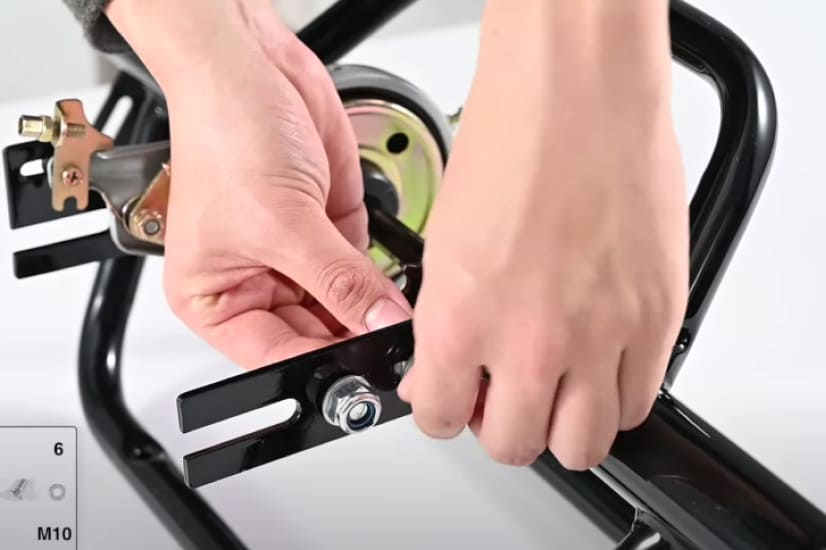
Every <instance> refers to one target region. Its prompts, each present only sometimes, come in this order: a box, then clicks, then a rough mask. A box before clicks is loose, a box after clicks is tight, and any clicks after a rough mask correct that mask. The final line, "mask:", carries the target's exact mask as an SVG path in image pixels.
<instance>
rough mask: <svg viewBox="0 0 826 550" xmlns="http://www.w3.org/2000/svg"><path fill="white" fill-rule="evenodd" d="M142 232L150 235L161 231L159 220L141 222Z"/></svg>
mask: <svg viewBox="0 0 826 550" xmlns="http://www.w3.org/2000/svg"><path fill="white" fill-rule="evenodd" d="M141 227H142V229H143V232H144V233H146V234H147V235H149V236H150V237H151V236H153V235H157V234H158V233H160V231H161V222H160V221H158V220H146V221H145V222H143V225H142V226H141Z"/></svg>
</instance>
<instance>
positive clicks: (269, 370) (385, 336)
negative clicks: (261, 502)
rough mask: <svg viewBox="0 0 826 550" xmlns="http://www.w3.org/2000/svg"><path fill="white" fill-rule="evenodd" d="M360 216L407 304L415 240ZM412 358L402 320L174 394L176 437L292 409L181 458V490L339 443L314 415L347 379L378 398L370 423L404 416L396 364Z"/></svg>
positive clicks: (407, 325)
mask: <svg viewBox="0 0 826 550" xmlns="http://www.w3.org/2000/svg"><path fill="white" fill-rule="evenodd" d="M368 212H369V216H370V234H371V235H372V237H373V239H374V241H375V242H376V243H377V244H379V245H380V246H382V247H383V248H384V249H385V250H387V251H388V252H389V253H390V254H392V255H393V256H395V257H396V258H397V259H398V260H399V262H400V263H401V265H402V273H403V274H404V281H405V282H404V286H403V288H402V291H403V293H404V294H405V297H406V298H407V299H408V301H409V302H410V303H411V304H415V302H416V297H417V296H418V292H419V287H420V284H421V256H422V250H423V243H422V240H421V238H420V237H419V236H418V235H416V234H415V233H414V232H412V231H411V230H410V229H409V228H408V227H407V226H405V225H404V224H403V223H402V222H400V221H398V220H397V219H396V218H395V217H393V216H391V215H388V214H386V213H385V212H383V211H382V210H380V209H378V208H377V207H373V206H371V207H369V208H368ZM412 354H413V329H412V324H411V322H409V321H408V322H404V323H400V324H397V325H394V326H391V327H387V328H385V329H382V330H379V331H375V332H372V333H370V334H366V335H364V336H360V337H356V338H353V339H350V340H348V341H346V342H341V343H339V344H336V345H333V346H329V347H326V348H323V349H320V350H317V351H314V352H310V353H307V354H304V355H302V356H300V357H296V358H294V359H290V360H288V361H285V362H282V363H277V364H274V365H271V366H268V367H264V368H261V369H257V370H255V371H252V372H250V373H244V374H240V375H238V376H235V377H232V378H229V379H226V380H222V381H219V382H216V383H214V384H210V385H208V386H204V387H202V388H198V389H195V390H192V391H189V392H186V393H184V394H182V395H181V396H180V397H179V398H178V418H179V423H180V428H181V431H182V432H184V433H186V432H189V431H192V430H196V429H199V428H203V427H205V426H208V425H210V424H214V423H216V422H220V421H222V420H226V419H228V418H231V417H233V416H237V415H239V414H243V413H246V412H249V411H252V410H255V409H258V408H260V407H263V406H266V405H270V404H272V403H277V402H279V401H283V400H287V399H294V400H295V401H296V402H297V408H296V413H295V414H294V415H293V416H292V418H290V419H289V420H287V421H285V422H283V423H281V424H277V425H274V426H271V427H269V428H265V429H263V430H259V431H256V432H253V433H250V434H247V435H244V436H241V437H238V438H235V439H232V440H230V441H226V442H224V443H221V444H218V445H215V446H213V447H209V448H207V449H204V450H202V451H198V452H195V453H192V454H189V455H187V456H186V457H184V472H185V478H186V480H187V483H189V485H190V486H191V487H199V486H201V485H205V484H208V483H212V482H214V481H218V480H220V479H223V478H226V477H229V476H232V475H235V474H237V473H240V472H243V471H245V470H249V469H251V468H255V467H258V466H261V465H263V464H266V463H269V462H272V461H274V460H278V459H280V458H284V457H286V456H289V455H291V454H294V453H297V452H300V451H303V450H306V449H309V448H312V447H315V446H317V445H321V444H323V443H327V442H329V441H333V440H335V439H338V438H340V437H343V436H344V435H345V433H344V432H343V431H341V430H340V429H338V428H337V427H334V426H331V425H330V424H328V423H327V422H326V420H325V419H324V418H323V416H322V415H321V413H320V412H319V410H320V401H321V399H322V397H323V395H324V391H325V390H326V389H327V388H328V387H329V385H330V384H331V383H332V382H333V381H335V380H337V379H338V378H340V377H341V376H344V375H347V374H353V375H358V376H362V377H364V378H365V379H366V380H367V381H368V382H369V383H370V384H371V386H372V387H373V388H374V389H375V390H376V392H377V393H378V395H379V396H380V398H381V400H382V413H381V417H380V419H379V422H378V424H383V423H385V422H389V421H391V420H394V419H396V418H399V417H401V416H404V415H407V414H410V408H409V407H408V405H407V404H406V403H404V402H403V401H401V400H400V399H399V398H398V397H397V396H396V392H395V390H396V387H397V386H398V384H399V382H400V381H401V375H402V371H401V370H400V365H402V364H404V362H405V361H406V360H408V359H409V358H410V357H411V355H412Z"/></svg>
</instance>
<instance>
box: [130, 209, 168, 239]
mask: <svg viewBox="0 0 826 550" xmlns="http://www.w3.org/2000/svg"><path fill="white" fill-rule="evenodd" d="M135 225H136V226H138V227H139V228H140V231H141V233H143V235H144V236H145V237H155V236H157V235H159V234H160V233H161V231H163V216H161V215H160V213H158V212H156V211H154V210H147V209H144V210H140V211H139V212H138V215H137V216H136V217H135Z"/></svg>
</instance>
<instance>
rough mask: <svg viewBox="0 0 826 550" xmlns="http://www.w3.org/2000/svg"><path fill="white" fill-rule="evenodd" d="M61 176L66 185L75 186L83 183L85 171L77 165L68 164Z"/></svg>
mask: <svg viewBox="0 0 826 550" xmlns="http://www.w3.org/2000/svg"><path fill="white" fill-rule="evenodd" d="M61 178H62V180H63V185H65V186H66V187H75V186H78V185H80V184H81V183H83V171H82V170H81V169H80V168H78V167H77V166H72V165H68V166H66V168H64V169H63V172H62V173H61Z"/></svg>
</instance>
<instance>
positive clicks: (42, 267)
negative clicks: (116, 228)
mask: <svg viewBox="0 0 826 550" xmlns="http://www.w3.org/2000/svg"><path fill="white" fill-rule="evenodd" d="M122 99H129V100H130V107H129V111H128V112H127V113H126V116H125V117H124V120H123V123H122V124H121V127H120V128H119V129H118V132H117V135H116V136H115V145H123V144H127V143H142V142H147V141H153V140H157V139H162V138H163V135H164V134H165V133H167V132H168V129H167V123H166V116H165V112H164V110H163V108H162V102H161V100H160V99H159V98H158V96H157V95H156V94H154V93H152V92H150V90H148V89H147V88H146V87H145V86H144V85H143V84H141V83H140V82H139V81H138V80H137V79H135V78H134V77H132V76H130V75H128V74H126V73H120V75H119V76H118V79H117V80H116V81H115V83H114V84H113V86H112V89H111V91H110V93H109V95H108V96H107V98H106V101H105V102H104V104H103V107H102V109H101V110H100V112H99V113H98V115H97V117H96V119H95V122H94V126H95V127H96V128H97V129H99V130H100V129H101V128H102V127H103V125H104V123H105V122H106V121H107V120H108V119H109V117H110V116H111V115H112V112H113V111H114V109H115V107H116V106H117V105H118V103H119V102H120V101H121V100H122ZM139 121H140V124H138V122H139ZM53 154H54V147H52V145H51V144H50V143H42V142H39V141H28V142H24V143H17V144H14V145H11V146H8V147H6V148H5V149H4V150H3V168H4V173H5V176H6V196H7V204H8V212H9V225H10V226H11V228H12V229H19V228H22V227H27V226H31V225H37V224H42V223H48V222H52V221H55V220H60V219H64V218H68V217H71V216H76V215H79V214H84V213H86V212H92V211H95V210H100V209H102V208H105V207H106V205H105V204H104V201H103V199H102V198H101V196H100V195H99V194H98V193H95V192H92V193H90V197H89V204H88V206H87V208H86V209H85V210H78V209H77V208H76V207H75V204H74V201H69V202H68V203H67V204H66V207H65V209H64V211H63V212H57V211H55V210H53V209H52V208H51V187H50V186H49V182H48V179H47V175H46V162H47V161H48V159H50V158H51V157H52V155H53ZM32 161H35V162H40V163H42V164H43V171H42V172H40V173H37V174H31V175H24V174H23V173H22V168H23V166H24V165H25V164H27V163H29V162H32ZM123 256H126V253H125V252H123V251H122V250H121V249H120V248H118V247H117V245H116V244H115V242H114V241H113V240H112V237H111V236H110V233H109V231H108V230H105V231H101V232H98V233H94V234H91V235H85V236H82V237H77V238H73V239H68V240H64V241H60V242H56V243H49V244H46V245H43V246H38V247H35V248H31V249H27V250H20V251H17V252H15V253H14V256H13V265H14V274H15V276H16V277H18V278H25V277H32V276H35V275H42V274H44V273H49V272H52V271H57V270H60V269H65V268H69V267H74V266H77V265H82V264H85V263H91V262H98V261H102V260H106V259H109V258H118V257H123Z"/></svg>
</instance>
